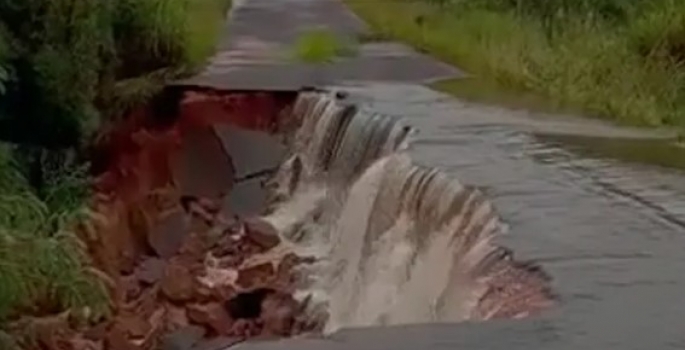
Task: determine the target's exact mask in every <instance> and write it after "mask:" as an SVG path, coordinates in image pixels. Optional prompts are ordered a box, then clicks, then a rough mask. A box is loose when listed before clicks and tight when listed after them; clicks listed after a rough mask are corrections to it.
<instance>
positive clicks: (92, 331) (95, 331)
mask: <svg viewBox="0 0 685 350" xmlns="http://www.w3.org/2000/svg"><path fill="white" fill-rule="evenodd" d="M107 327H109V324H107V322H101V323H99V324H97V325H94V326H92V327H90V328H89V329H88V330H86V331H85V332H84V333H83V337H84V338H86V339H88V340H93V341H97V340H102V339H105V337H106V336H107Z"/></svg>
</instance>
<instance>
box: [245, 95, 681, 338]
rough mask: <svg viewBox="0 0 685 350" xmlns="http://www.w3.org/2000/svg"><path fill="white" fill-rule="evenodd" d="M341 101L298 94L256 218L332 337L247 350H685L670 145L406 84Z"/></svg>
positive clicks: (676, 186) (677, 174)
mask: <svg viewBox="0 0 685 350" xmlns="http://www.w3.org/2000/svg"><path fill="white" fill-rule="evenodd" d="M342 89H344V90H346V91H347V92H348V93H349V94H350V95H349V97H347V98H346V99H345V100H343V101H337V102H333V101H334V100H335V98H333V97H331V96H328V95H321V94H304V95H302V96H301V97H300V99H299V100H298V104H297V106H296V108H295V111H294V114H295V115H296V116H298V117H300V118H301V126H300V128H299V130H298V131H297V132H296V133H295V135H294V136H293V137H292V138H291V140H290V142H289V154H290V157H289V158H288V159H287V161H285V162H284V163H283V164H282V166H281V169H280V171H279V172H278V173H277V174H276V176H275V177H274V179H273V182H272V183H271V185H272V187H271V188H272V190H271V194H272V195H273V196H274V197H272V199H271V200H272V201H273V206H272V207H271V208H270V209H269V212H268V215H267V216H266V218H267V219H268V220H270V221H271V222H272V223H273V224H274V225H275V226H276V227H278V229H279V230H280V232H281V234H282V235H283V236H284V238H286V239H287V240H288V246H287V249H288V250H294V251H295V252H296V253H297V254H299V255H306V256H315V257H317V258H318V259H317V263H315V264H313V265H308V266H303V267H302V269H303V270H302V271H301V272H302V279H301V281H300V284H299V287H300V291H299V293H300V297H302V298H306V297H309V298H311V300H312V302H311V303H310V306H311V312H312V313H313V314H314V313H316V312H319V311H320V310H321V309H324V310H326V312H327V313H328V315H329V318H328V322H327V324H326V330H327V331H328V332H330V333H333V334H332V335H331V336H330V338H329V339H330V340H293V341H291V342H284V343H282V347H279V346H281V345H278V344H271V345H269V344H263V345H259V344H255V345H252V347H247V346H246V348H259V349H262V348H264V349H271V348H298V349H320V348H327V349H338V348H340V349H343V348H359V349H390V348H400V349H453V348H462V349H470V348H473V349H507V350H511V349H579V348H582V349H651V348H658V349H680V348H682V347H683V346H685V335H684V333H683V329H685V322H684V321H683V317H682V316H683V315H685V303H683V302H682V301H683V292H682V291H683V290H685V275H683V271H685V249H683V246H685V235H684V234H683V233H685V224H684V223H685V174H684V173H683V172H682V170H679V169H678V168H679V165H678V164H679V163H678V162H677V161H676V162H675V163H673V162H671V161H669V159H675V160H679V159H681V158H680V156H678V154H677V153H673V152H678V150H681V149H682V148H680V147H677V146H675V147H672V146H667V147H666V146H664V145H665V144H668V142H666V141H658V142H657V141H644V140H635V139H634V140H635V141H630V140H631V139H632V138H634V137H639V136H640V135H642V134H641V132H635V131H632V130H626V129H616V128H611V127H607V126H604V125H600V124H596V123H594V122H587V123H586V122H582V123H575V122H567V121H565V120H560V119H550V120H544V121H541V120H540V119H538V118H531V117H530V116H529V115H527V114H526V113H524V112H521V113H518V112H512V111H509V110H505V109H500V108H497V107H485V106H482V105H477V104H469V103H462V102H459V101H455V100H452V99H450V98H447V97H446V96H444V95H442V94H439V93H435V92H433V91H430V90H428V89H425V88H422V87H417V86H409V85H386V84H381V85H378V86H376V85H364V86H346V87H343V88H342ZM350 106H353V107H350ZM390 115H394V116H398V117H397V118H393V117H390ZM583 135H592V138H589V139H588V136H583ZM598 137H600V138H598ZM587 140H591V141H593V140H594V141H596V142H587ZM597 140H601V141H597ZM651 144H654V145H655V148H649V149H650V151H648V152H645V147H651V146H650V145H651ZM624 145H628V146H629V147H625V146H624ZM635 145H640V147H637V148H638V149H639V150H640V152H641V153H640V154H638V153H637V152H635V151H633V149H635V147H636V146H635ZM580 146H582V147H580ZM650 152H651V154H652V155H653V157H647V156H645V155H644V154H649V153H650ZM657 158H658V161H655V162H647V163H648V164H644V162H643V161H644V160H645V159H647V160H649V159H657ZM670 166H674V167H675V168H674V169H670V168H669V167H670ZM504 247H507V248H511V251H510V250H509V249H506V248H504ZM512 251H514V252H516V258H513V255H512ZM281 253H282V252H281ZM520 261H534V262H535V264H531V263H522V262H520ZM540 268H541V269H542V270H540ZM542 271H544V272H542ZM550 277H551V280H550V279H549V278H550ZM540 310H543V312H541V313H539V312H538V311H540ZM523 316H532V317H525V318H524V319H516V320H512V318H520V317H523ZM494 318H504V319H505V320H501V321H489V322H477V323H476V324H472V323H469V322H467V323H459V324H457V325H455V324H451V322H452V321H461V320H475V321H481V320H490V319H494ZM435 322H438V323H443V324H442V325H435V324H434V323H435ZM417 323H424V324H426V325H422V326H416V325H415V326H401V327H382V328H378V327H377V326H388V325H403V324H417ZM359 327H362V328H359ZM350 328H352V329H350ZM340 329H342V330H340ZM336 330H340V331H338V332H335V331H336ZM279 344H280V343H279Z"/></svg>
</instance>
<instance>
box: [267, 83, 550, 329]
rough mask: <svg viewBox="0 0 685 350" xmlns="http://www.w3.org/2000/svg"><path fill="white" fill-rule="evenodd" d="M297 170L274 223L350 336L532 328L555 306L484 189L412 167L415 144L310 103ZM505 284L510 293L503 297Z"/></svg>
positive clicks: (378, 120) (328, 101)
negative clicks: (393, 328)
mask: <svg viewBox="0 0 685 350" xmlns="http://www.w3.org/2000/svg"><path fill="white" fill-rule="evenodd" d="M293 114H294V118H297V120H298V121H299V124H300V128H299V130H298V131H297V132H296V134H295V137H294V138H293V139H292V140H291V145H290V149H291V153H292V155H291V158H290V159H289V160H288V161H287V162H285V163H284V165H283V167H282V168H281V170H280V171H279V173H278V174H277V175H276V176H275V178H274V182H276V183H277V187H279V188H281V189H280V190H279V193H280V195H279V197H278V198H279V199H278V200H277V202H276V203H275V205H274V209H273V211H272V213H271V214H270V215H268V216H267V217H266V219H267V220H269V221H270V222H271V223H272V224H273V225H274V226H275V227H276V228H277V229H278V230H279V231H280V232H281V234H282V235H283V238H284V239H285V240H287V241H288V242H289V244H291V246H292V247H293V249H294V250H295V251H296V253H297V254H309V255H313V256H315V257H317V258H318V262H317V263H316V264H313V265H311V266H303V267H301V269H302V270H303V271H302V273H303V274H305V275H307V276H308V278H307V279H306V280H304V281H303V282H302V284H301V285H300V286H299V287H300V289H301V290H300V294H302V295H310V296H311V297H312V299H316V300H315V302H314V303H316V304H317V307H319V308H320V305H326V308H327V312H328V321H327V324H326V330H327V331H334V330H336V329H338V328H340V327H358V326H371V325H391V324H407V323H421V322H443V321H449V322H452V321H463V320H479V319H489V318H494V317H504V316H506V317H521V316H525V315H527V314H528V313H530V312H532V311H535V310H537V309H540V308H544V307H546V306H547V305H548V304H549V302H550V301H551V299H552V296H551V293H550V292H549V288H548V279H547V277H546V275H545V274H544V273H543V272H541V271H540V270H539V269H537V268H536V267H534V266H533V265H532V264H524V263H518V262H516V261H514V260H513V259H512V254H511V252H510V251H509V250H507V249H505V248H502V247H499V246H497V245H496V244H494V243H493V242H492V239H493V238H494V237H496V236H497V234H499V233H500V232H501V231H502V225H501V224H500V221H499V220H498V217H497V215H496V212H495V211H494V209H493V207H492V205H491V204H490V203H489V202H488V201H487V200H486V198H485V197H484V196H483V194H482V193H480V192H479V191H478V190H477V189H475V188H472V187H469V186H465V185H462V184H461V183H459V182H458V181H457V180H455V179H451V178H449V177H447V176H446V175H445V174H444V173H442V172H441V171H439V170H438V169H433V168H426V167H421V166H418V165H416V164H414V163H413V162H412V160H411V159H410V157H409V155H408V154H407V152H405V150H406V149H407V147H408V145H409V138H410V136H411V135H412V134H413V133H414V130H413V129H411V128H410V127H407V126H404V125H402V124H401V123H399V122H398V121H397V120H396V119H395V118H393V117H391V116H387V115H380V114H377V113H373V112H372V111H369V110H364V109H361V108H359V107H358V106H354V105H349V104H346V103H344V102H343V101H340V100H338V99H336V98H335V97H334V96H333V95H331V94H326V93H320V92H306V93H302V94H301V95H300V97H299V98H298V100H297V102H296V104H295V106H294V108H293ZM503 281H506V285H504V284H503V283H504V282H503Z"/></svg>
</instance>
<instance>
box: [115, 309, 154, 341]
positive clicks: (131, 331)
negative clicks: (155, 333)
mask: <svg viewBox="0 0 685 350" xmlns="http://www.w3.org/2000/svg"><path fill="white" fill-rule="evenodd" d="M114 322H115V327H116V328H118V329H120V330H121V331H123V332H124V334H126V336H127V338H143V337H145V335H147V334H148V333H149V332H150V330H151V329H152V326H151V325H150V323H149V322H148V321H147V320H146V319H145V318H144V316H142V315H140V314H119V315H118V316H117V318H116V320H115V321H114Z"/></svg>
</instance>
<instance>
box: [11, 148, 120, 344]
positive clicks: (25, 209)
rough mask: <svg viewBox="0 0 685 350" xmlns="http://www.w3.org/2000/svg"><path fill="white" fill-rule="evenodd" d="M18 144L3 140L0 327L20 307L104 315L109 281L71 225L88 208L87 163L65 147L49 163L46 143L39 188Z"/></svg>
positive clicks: (22, 311) (19, 311) (40, 312)
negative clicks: (94, 269) (92, 264)
mask: <svg viewBox="0 0 685 350" xmlns="http://www.w3.org/2000/svg"><path fill="white" fill-rule="evenodd" d="M18 152H20V151H19V150H18V149H17V146H10V145H6V144H0V242H1V243H0V327H1V326H2V325H3V324H4V322H6V321H11V320H13V319H15V318H16V317H17V316H19V315H21V314H29V315H36V316H41V315H45V314H46V313H51V312H54V311H56V310H71V311H72V312H73V313H74V314H83V313H84V311H85V313H86V314H90V315H91V316H93V317H95V318H98V317H102V316H104V315H106V313H107V312H108V299H107V292H106V289H105V287H104V285H103V284H102V282H101V281H100V280H98V279H97V278H96V277H95V276H94V275H93V274H91V273H89V272H88V268H87V262H88V259H87V256H86V252H85V250H84V248H83V247H82V246H81V243H80V242H79V240H78V238H77V237H76V235H75V233H73V232H72V231H71V230H70V229H71V228H72V227H74V226H73V225H74V224H75V223H76V222H77V221H79V220H82V219H84V218H85V215H86V214H85V212H83V211H82V203H83V201H84V200H85V198H86V197H87V195H88V191H87V188H88V187H87V184H86V182H87V176H86V173H85V169H83V168H80V167H78V166H76V165H75V164H76V163H75V162H73V161H72V160H70V159H71V158H70V157H69V156H68V155H66V154H63V155H62V157H59V161H58V162H52V164H47V159H48V157H46V154H45V153H44V152H42V151H41V152H40V153H41V156H40V158H41V161H42V162H43V167H42V168H43V170H44V172H43V176H42V177H41V181H42V184H43V185H42V186H41V188H40V191H37V189H36V186H34V185H32V184H31V183H30V182H29V181H28V179H27V176H26V175H25V171H26V170H28V169H27V168H26V167H25V165H26V164H21V163H20V162H17V161H16V159H26V158H19V157H16V155H17V154H18ZM34 154H35V153H34ZM65 155H66V156H65ZM52 159H53V160H57V158H52ZM0 345H1V344H0Z"/></svg>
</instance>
